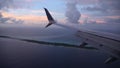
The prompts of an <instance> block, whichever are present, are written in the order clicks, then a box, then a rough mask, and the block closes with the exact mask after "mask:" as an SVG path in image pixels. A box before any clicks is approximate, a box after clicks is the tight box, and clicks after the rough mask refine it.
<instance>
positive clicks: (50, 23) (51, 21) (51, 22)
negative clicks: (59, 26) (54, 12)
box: [44, 8, 56, 28]
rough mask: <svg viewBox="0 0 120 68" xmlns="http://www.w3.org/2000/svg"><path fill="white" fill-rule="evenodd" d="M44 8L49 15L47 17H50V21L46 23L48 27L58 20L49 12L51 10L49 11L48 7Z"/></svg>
mask: <svg viewBox="0 0 120 68" xmlns="http://www.w3.org/2000/svg"><path fill="white" fill-rule="evenodd" d="M44 10H45V13H46V15H47V19H48V21H49V23H48V24H47V25H46V28H47V27H48V26H50V25H52V24H54V23H56V22H55V20H54V19H53V17H52V16H51V14H50V13H49V11H48V10H47V9H46V8H44Z"/></svg>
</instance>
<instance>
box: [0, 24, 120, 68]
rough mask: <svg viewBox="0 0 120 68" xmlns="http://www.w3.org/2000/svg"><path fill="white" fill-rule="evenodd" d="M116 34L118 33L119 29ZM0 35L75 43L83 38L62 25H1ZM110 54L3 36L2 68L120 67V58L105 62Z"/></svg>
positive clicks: (1, 46) (0, 54)
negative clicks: (47, 26)
mask: <svg viewBox="0 0 120 68" xmlns="http://www.w3.org/2000/svg"><path fill="white" fill-rule="evenodd" d="M101 31H102V30H101ZM104 31H105V30H104ZM106 31H108V32H111V31H109V30H107V29H106ZM115 33H118V34H119V32H118V31H115ZM0 36H11V37H15V38H23V39H33V40H40V41H48V42H60V43H61V42H62V43H69V44H75V45H79V44H80V43H81V38H78V37H76V36H75V35H74V32H72V31H70V30H67V29H63V28H59V27H57V28H56V27H49V28H44V27H39V26H0ZM108 57H109V55H108V54H106V53H103V52H101V51H99V50H87V49H80V48H74V47H62V46H52V45H51V46H49V45H45V44H37V43H31V42H25V41H20V40H16V39H9V38H0V68H120V60H118V61H115V62H113V63H110V64H105V63H104V61H105V60H106V59H107V58H108Z"/></svg>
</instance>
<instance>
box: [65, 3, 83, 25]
mask: <svg viewBox="0 0 120 68" xmlns="http://www.w3.org/2000/svg"><path fill="white" fill-rule="evenodd" d="M76 6H77V3H76V1H72V2H71V1H68V2H67V4H66V7H67V11H66V14H65V15H66V17H67V21H68V22H70V23H78V21H79V18H80V17H81V14H80V12H79V11H78V9H77V7H76Z"/></svg>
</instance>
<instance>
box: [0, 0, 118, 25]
mask: <svg viewBox="0 0 120 68" xmlns="http://www.w3.org/2000/svg"><path fill="white" fill-rule="evenodd" d="M119 4H120V0H0V23H6V22H7V23H11V22H12V23H14V22H18V21H24V22H25V23H28V24H29V23H41V22H47V18H46V15H45V12H44V9H43V8H44V7H45V8H47V9H49V11H50V12H51V14H52V15H53V16H54V18H55V19H57V20H58V21H61V22H66V21H67V20H68V18H70V16H71V17H72V16H73V17H74V15H75V16H76V18H79V20H78V22H79V23H86V22H85V21H87V23H119V22H120V13H119V12H120V6H119ZM76 11H79V13H78V14H80V16H78V17H77V15H78V14H77V12H76ZM13 20H14V22H13Z"/></svg>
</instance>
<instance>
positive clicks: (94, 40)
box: [44, 8, 120, 63]
mask: <svg viewBox="0 0 120 68" xmlns="http://www.w3.org/2000/svg"><path fill="white" fill-rule="evenodd" d="M44 9H45V12H46V15H47V18H48V21H49V23H48V25H47V26H46V27H48V26H50V25H52V24H55V25H58V23H56V21H55V20H54V19H53V17H52V16H51V14H50V13H49V11H48V10H47V9H46V8H44ZM58 26H61V25H58ZM62 26H64V27H68V28H71V29H72V27H71V26H65V25H62ZM73 29H74V28H73ZM75 35H76V36H77V37H80V38H82V39H83V42H82V44H80V47H86V46H87V45H88V44H91V45H93V47H95V48H97V49H99V50H101V51H103V52H106V53H108V54H109V55H110V58H108V59H107V60H106V61H105V63H111V62H113V61H115V60H117V59H120V36H118V35H113V34H110V33H102V32H96V31H90V30H89V31H88V30H84V29H83V30H82V29H81V30H78V31H77V33H76V34H75Z"/></svg>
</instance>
